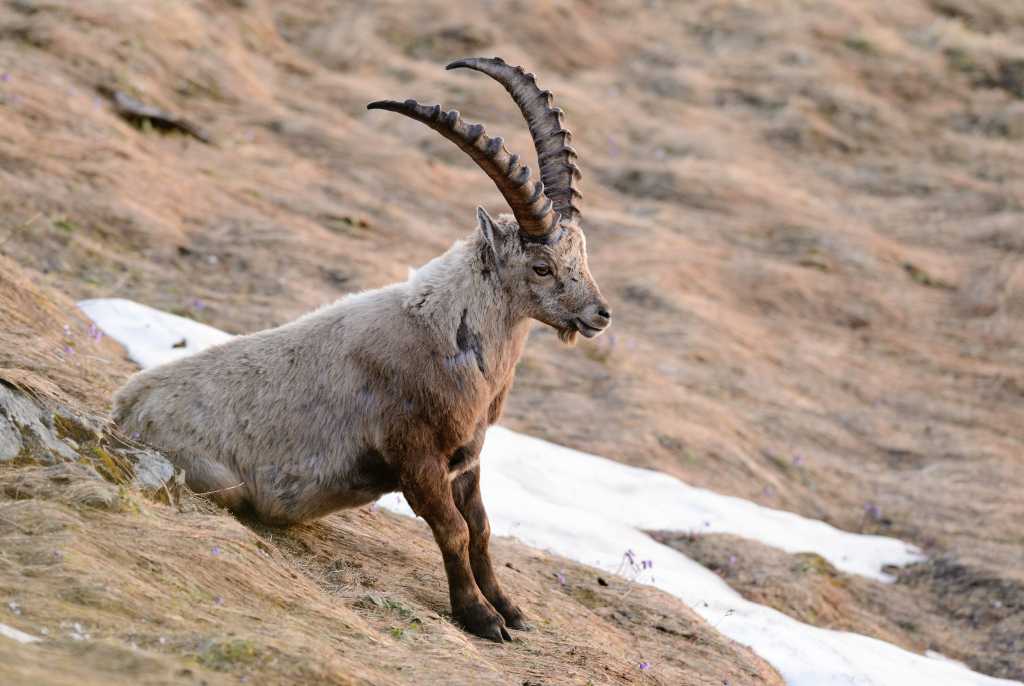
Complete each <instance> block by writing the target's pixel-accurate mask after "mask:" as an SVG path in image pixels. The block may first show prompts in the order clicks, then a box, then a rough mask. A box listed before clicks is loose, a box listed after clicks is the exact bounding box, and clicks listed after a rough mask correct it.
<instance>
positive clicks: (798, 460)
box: [793, 455, 804, 467]
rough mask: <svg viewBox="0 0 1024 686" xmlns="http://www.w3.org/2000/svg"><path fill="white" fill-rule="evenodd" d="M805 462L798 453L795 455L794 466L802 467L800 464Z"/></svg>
mask: <svg viewBox="0 0 1024 686" xmlns="http://www.w3.org/2000/svg"><path fill="white" fill-rule="evenodd" d="M803 463H804V458H802V457H800V456H799V455H796V456H794V457H793V466H794V467H800V466H802V465H803Z"/></svg>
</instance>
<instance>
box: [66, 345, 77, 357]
mask: <svg viewBox="0 0 1024 686" xmlns="http://www.w3.org/2000/svg"><path fill="white" fill-rule="evenodd" d="M64 354H65V355H74V354H75V349H74V348H72V347H71V346H70V345H67V344H65V345H64Z"/></svg>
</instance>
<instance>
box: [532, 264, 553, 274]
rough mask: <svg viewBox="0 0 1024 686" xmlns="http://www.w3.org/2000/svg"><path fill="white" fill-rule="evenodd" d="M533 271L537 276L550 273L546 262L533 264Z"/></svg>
mask: <svg viewBox="0 0 1024 686" xmlns="http://www.w3.org/2000/svg"><path fill="white" fill-rule="evenodd" d="M533 271H535V272H536V273H537V276H548V275H549V274H550V273H551V267H549V266H547V265H546V264H538V265H536V266H534V268H533Z"/></svg>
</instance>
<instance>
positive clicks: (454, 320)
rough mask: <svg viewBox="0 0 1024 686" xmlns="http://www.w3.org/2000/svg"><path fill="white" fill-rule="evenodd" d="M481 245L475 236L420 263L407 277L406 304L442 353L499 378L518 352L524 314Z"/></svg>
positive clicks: (526, 327) (525, 327)
mask: <svg viewBox="0 0 1024 686" xmlns="http://www.w3.org/2000/svg"><path fill="white" fill-rule="evenodd" d="M482 249H483V248H482V245H481V243H480V241H478V240H477V237H476V236H474V237H471V238H469V239H467V240H464V241H459V242H457V243H456V244H455V245H453V246H452V247H451V248H450V249H449V250H448V252H446V253H444V254H443V255H441V256H439V257H436V258H435V259H433V260H431V261H430V262H428V263H427V264H426V265H424V266H423V267H422V268H421V269H419V270H418V271H417V272H416V273H415V274H414V275H413V276H412V278H411V279H410V280H409V295H408V296H407V300H406V308H407V309H408V310H409V311H410V312H411V313H412V314H413V315H414V316H417V317H419V318H420V319H421V322H422V323H423V325H424V326H426V327H427V328H428V330H430V331H431V333H432V337H433V338H435V339H436V344H437V348H438V350H439V353H440V354H441V355H443V356H449V358H450V359H452V360H457V361H460V362H467V363H468V362H470V361H472V362H474V363H475V364H476V365H477V366H478V367H479V368H480V371H481V373H482V374H483V375H484V376H485V377H486V378H487V379H488V380H490V381H498V380H500V379H503V378H504V377H505V376H507V375H508V374H509V373H510V372H511V370H512V369H513V368H514V367H515V364H516V362H517V361H518V359H519V356H520V355H521V354H522V350H523V345H524V343H525V341H526V336H527V334H528V332H529V320H528V318H527V317H526V316H525V315H524V314H522V313H518V312H515V311H514V310H513V308H512V304H511V302H510V299H509V297H508V296H507V295H506V292H505V290H504V289H503V288H502V286H501V283H500V281H499V280H498V275H497V274H496V273H495V272H494V270H493V268H489V266H488V264H487V262H486V261H485V260H484V259H482V258H481V250H482ZM470 358H472V360H470Z"/></svg>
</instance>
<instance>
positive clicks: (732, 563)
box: [729, 555, 736, 567]
mask: <svg viewBox="0 0 1024 686" xmlns="http://www.w3.org/2000/svg"><path fill="white" fill-rule="evenodd" d="M729 566H730V567H735V566H736V556H735V555H730V556H729Z"/></svg>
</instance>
